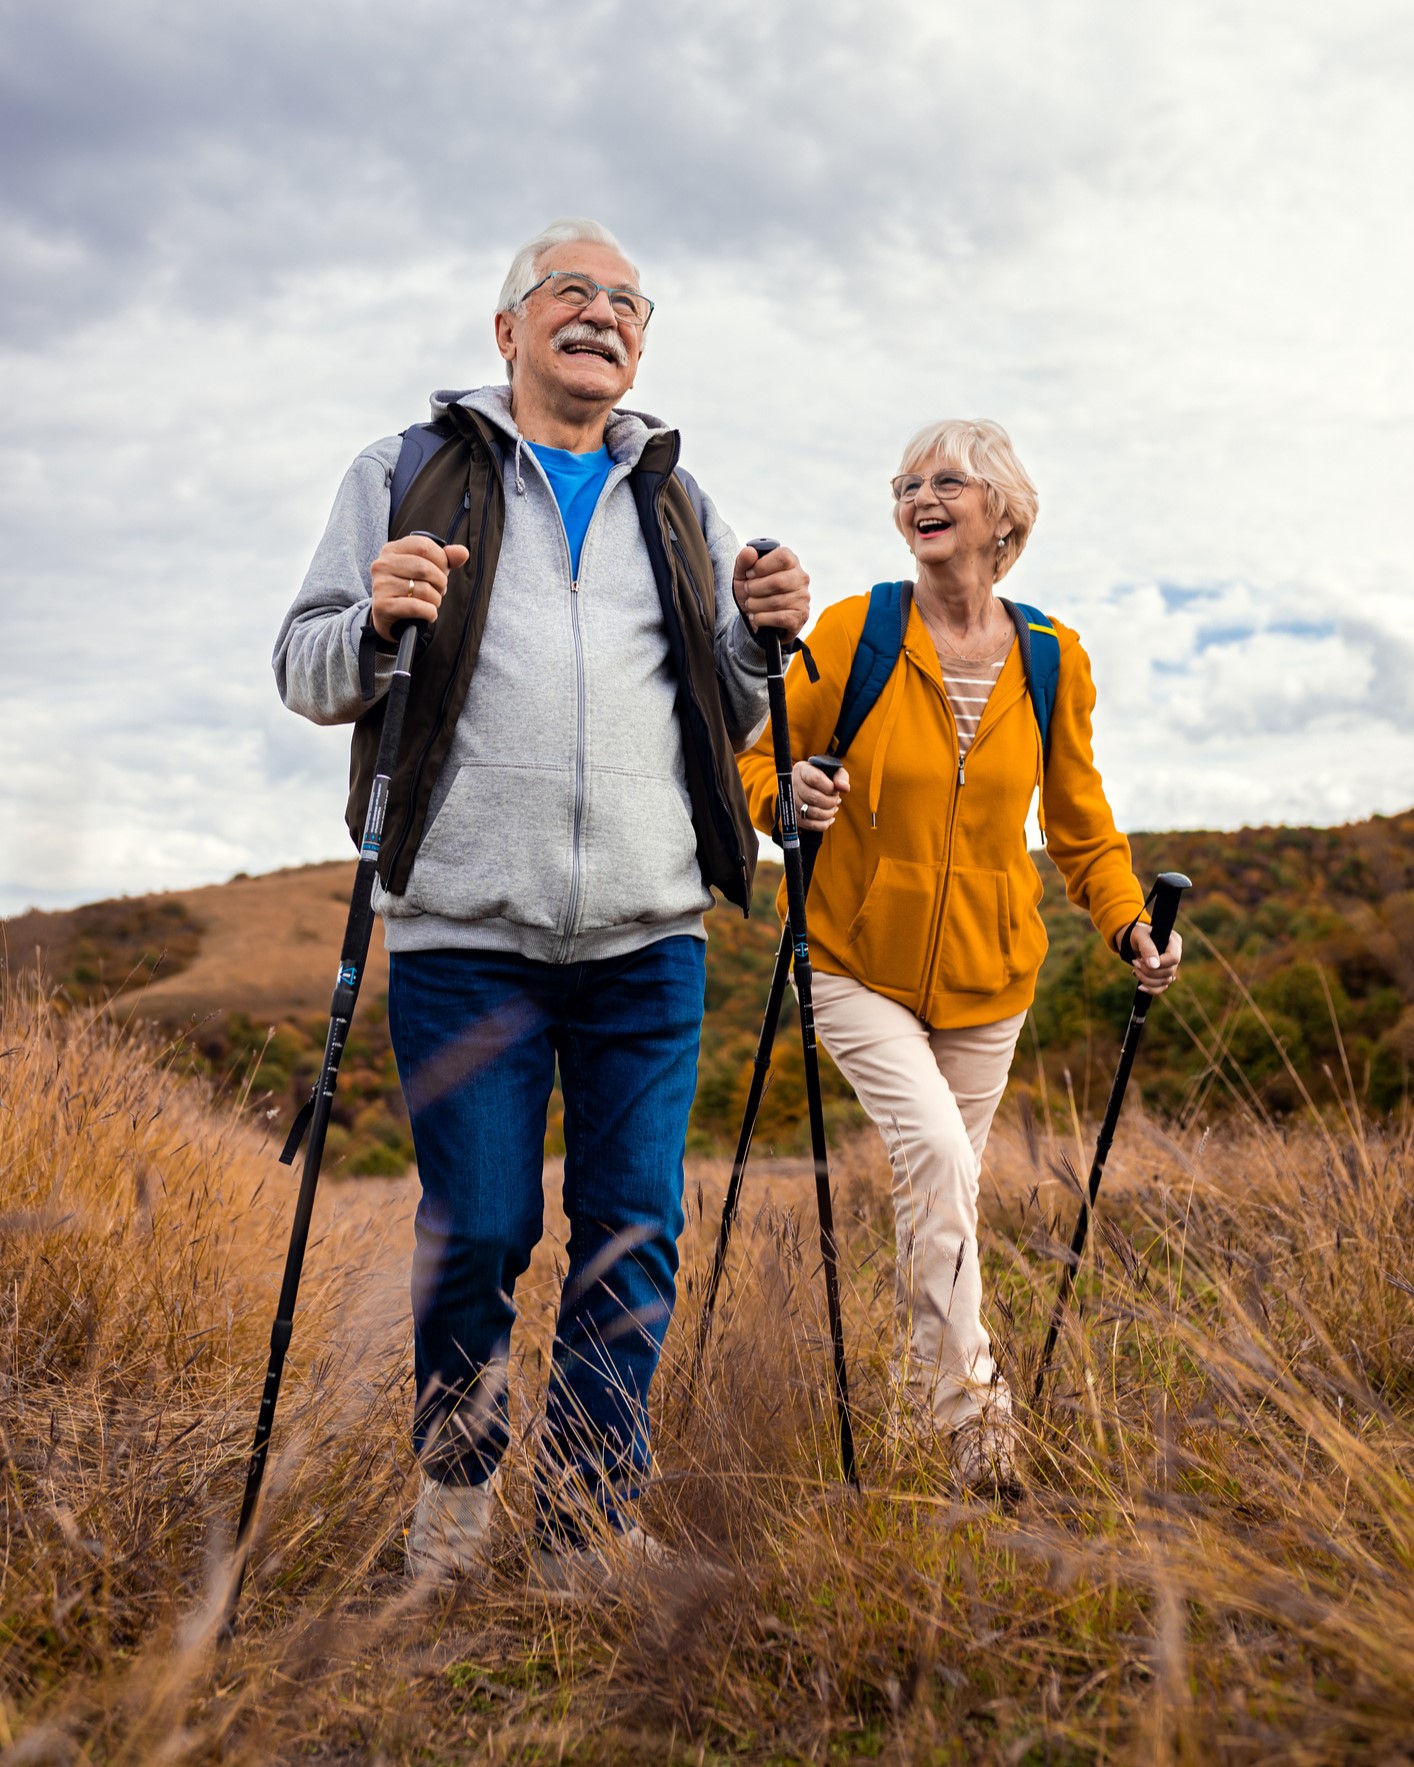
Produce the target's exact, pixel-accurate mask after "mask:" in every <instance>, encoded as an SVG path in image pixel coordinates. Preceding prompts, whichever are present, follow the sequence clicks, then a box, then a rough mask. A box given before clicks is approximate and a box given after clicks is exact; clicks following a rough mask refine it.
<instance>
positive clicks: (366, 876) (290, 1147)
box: [221, 535, 444, 1643]
mask: <svg viewBox="0 0 1414 1767" xmlns="http://www.w3.org/2000/svg"><path fill="white" fill-rule="evenodd" d="M428 537H429V538H431V539H435V540H437V542H438V544H439V545H441V544H444V542H443V541H442V540H441V538H440V537H439V536H437V535H429V536H428ZM419 625H420V622H419V621H417V620H405V621H400V622H399V624H398V627H397V628H396V633H397V639H398V655H397V660H396V661H395V662H394V664H393V676H392V681H391V683H390V684H389V687H388V694H387V698H386V700H385V702H384V704H385V710H384V713H383V729H382V732H381V734H380V736H379V738H378V759H377V761H376V762H375V764H374V777H373V789H372V791H371V792H370V793H369V798H368V812H367V814H366V816H365V817H364V821H363V839H362V841H361V842H360V845H359V850H358V870H357V871H356V873H355V874H354V886H353V895H352V897H351V898H350V901H349V917H348V921H347V923H346V924H345V927H344V946H343V951H342V952H341V954H340V957H339V975H338V980H337V981H336V982H335V984H334V995H333V999H332V1000H331V1001H330V1004H329V1034H328V1037H327V1039H326V1041H325V1044H324V1060H323V1064H322V1065H321V1067H320V1070H319V1078H318V1080H317V1081H316V1082H315V1087H314V1090H313V1092H312V1093H311V1094H310V1096H309V1099H308V1101H307V1102H306V1104H305V1106H304V1108H303V1109H302V1110H301V1111H300V1113H299V1115H298V1116H297V1117H296V1118H295V1121H294V1124H293V1126H292V1128H291V1130H290V1134H289V1139H288V1140H287V1141H286V1142H285V1146H284V1150H283V1152H282V1153H281V1155H280V1159H281V1161H282V1162H283V1163H284V1164H285V1165H292V1164H293V1163H294V1158H295V1155H296V1154H297V1153H298V1152H299V1146H300V1142H301V1141H302V1140H303V1138H304V1135H305V1131H306V1130H308V1133H309V1141H308V1144H307V1145H306V1147H305V1151H304V1173H303V1176H302V1177H301V1179H300V1187H299V1198H298V1201H297V1202H296V1203H295V1218H294V1224H293V1226H292V1227H291V1228H290V1246H289V1250H288V1252H287V1253H286V1254H285V1276H284V1280H283V1282H282V1283H281V1284H280V1299H279V1302H278V1303H277V1305H276V1308H275V1323H274V1325H273V1326H272V1327H271V1331H270V1365H269V1367H268V1368H267V1369H266V1372H265V1389H264V1391H263V1392H262V1394H261V1397H260V1411H259V1413H258V1415H257V1417H256V1423H255V1441H254V1443H253V1444H252V1446H251V1451H250V1463H249V1467H248V1469H247V1472H246V1481H245V1495H244V1497H243V1498H242V1499H241V1514H240V1520H239V1521H238V1522H237V1524H236V1542H235V1553H234V1556H235V1564H234V1567H233V1569H232V1573H231V1588H230V1594H229V1595H228V1597H227V1600H226V1611H225V1614H224V1616H223V1618H222V1622H221V1640H222V1642H223V1643H226V1642H229V1640H230V1638H231V1635H232V1632H233V1629H234V1626H235V1618H236V1608H237V1605H238V1604H239V1602H240V1598H241V1587H242V1585H243V1584H244V1582H245V1574H246V1568H247V1566H248V1564H249V1562H250V1545H251V1529H252V1524H253V1523H254V1520H255V1510H256V1505H257V1503H258V1502H259V1499H260V1487H261V1483H262V1481H263V1480H264V1477H265V1462H266V1458H267V1456H268V1454H269V1451H270V1430H271V1426H272V1425H273V1423H274V1421H275V1404H276V1401H277V1400H278V1399H279V1397H280V1377H281V1375H282V1374H283V1373H284V1368H285V1353H286V1351H287V1350H288V1349H289V1347H290V1337H291V1334H292V1332H293V1329H294V1316H295V1301H296V1299H297V1298H298V1295H299V1282H300V1273H301V1271H302V1269H303V1267H304V1253H305V1245H306V1243H307V1241H308V1239H309V1226H310V1219H311V1217H312V1216H313V1213H314V1192H315V1189H316V1188H317V1186H318V1183H319V1166H320V1162H321V1161H322V1160H323V1157H324V1139H325V1135H326V1134H327V1132H328V1128H329V1112H330V1110H331V1108H332V1106H333V1102H334V1088H335V1086H336V1085H337V1084H338V1078H339V1062H340V1060H341V1059H342V1057H343V1053H344V1042H345V1040H346V1038H347V1037H348V1033H349V1025H350V1023H351V1022H352V1020H353V1015H354V1007H355V1006H356V1005H357V1003H358V990H359V984H360V983H361V982H362V980H363V974H364V966H365V964H366V963H367V961H368V944H369V940H370V939H371V938H372V936H373V882H374V878H375V877H376V876H377V872H378V851H379V848H380V847H381V845H382V842H383V822H384V818H385V817H386V816H387V813H388V787H389V782H390V780H391V778H392V774H393V767H394V765H395V763H396V761H397V758H398V749H399V747H400V746H401V743H402V734H403V719H404V716H405V715H406V712H407V704H408V689H409V686H410V683H411V677H412V658H413V651H414V650H415V648H416V646H417V638H418V629H419Z"/></svg>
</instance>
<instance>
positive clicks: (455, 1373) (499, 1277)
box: [388, 937, 706, 1539]
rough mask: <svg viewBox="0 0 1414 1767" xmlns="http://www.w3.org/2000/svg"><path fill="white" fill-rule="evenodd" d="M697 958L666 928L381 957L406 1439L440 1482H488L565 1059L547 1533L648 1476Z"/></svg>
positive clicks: (693, 1033) (539, 1222)
mask: <svg viewBox="0 0 1414 1767" xmlns="http://www.w3.org/2000/svg"><path fill="white" fill-rule="evenodd" d="M705 959H706V945H705V943H704V942H703V941H702V940H701V939H693V938H686V937H679V938H671V939H662V940H659V941H658V943H656V944H653V945H649V946H647V947H646V948H644V949H642V950H639V951H635V952H632V953H631V954H630V955H628V956H626V957H617V958H604V959H600V960H598V961H595V962H589V963H570V964H563V965H561V964H550V963H537V962H533V961H532V960H531V959H529V958H525V957H518V956H514V955H510V954H505V953H500V952H493V951H464V950H443V951H425V952H422V951H420V952H407V953H400V954H396V953H395V954H394V956H393V958H392V961H391V966H390V967H391V975H390V983H389V991H388V1018H389V1028H390V1030H391V1032H392V1040H393V1049H394V1051H395V1053H396V1055H397V1061H398V1072H399V1074H400V1076H401V1078H402V1083H403V1091H404V1093H405V1095H406V1097H407V1101H408V1110H409V1114H410V1116H411V1119H412V1132H413V1141H414V1143H415V1145H416V1148H417V1165H418V1175H419V1177H420V1178H421V1181H422V1200H421V1202H420V1203H419V1205H418V1210H417V1248H416V1251H415V1253H414V1257H413V1323H414V1343H415V1352H416V1371H417V1407H416V1413H415V1416H414V1422H413V1439H414V1443H415V1446H416V1448H417V1450H418V1453H419V1455H421V1456H422V1459H423V1464H424V1466H425V1467H426V1469H427V1471H428V1472H429V1473H430V1474H431V1475H432V1476H433V1477H434V1478H438V1479H441V1480H444V1481H447V1482H450V1483H453V1484H462V1485H475V1484H479V1483H481V1482H482V1481H484V1480H485V1479H487V1478H489V1476H490V1474H491V1472H492V1471H493V1470H494V1468H495V1467H496V1465H497V1463H498V1462H499V1461H500V1458H501V1456H502V1455H503V1454H504V1452H505V1450H506V1446H507V1443H508V1441H509V1408H508V1400H507V1379H506V1377H507V1366H508V1358H509V1352H510V1337H511V1326H512V1324H513V1323H514V1321H515V1301H514V1295H515V1285H516V1281H517V1278H519V1277H520V1276H521V1275H522V1274H523V1273H524V1272H525V1270H526V1267H527V1266H528V1265H529V1263H530V1255H531V1253H532V1251H533V1250H534V1249H535V1246H536V1243H537V1242H538V1241H539V1239H540V1235H541V1231H542V1227H543V1219H544V1201H545V1199H544V1188H543V1182H542V1171H543V1166H544V1141H545V1119H546V1109H547V1106H548V1104H549V1099H550V1091H551V1087H552V1086H553V1083H554V1079H555V1065H556V1062H557V1061H558V1063H559V1069H560V1087H561V1091H562V1094H563V1097H564V1105H565V1176H564V1203H565V1213H566V1215H567V1217H568V1219H569V1226H570V1239H569V1270H568V1273H567V1275H566V1278H565V1284H564V1291H563V1294H562V1296H561V1301H560V1313H559V1319H558V1322H557V1325H556V1330H555V1343H554V1352H553V1359H552V1364H551V1375H550V1389H549V1397H548V1401H547V1416H546V1424H547V1427H546V1432H545V1438H544V1445H543V1448H542V1452H541V1455H540V1463H539V1467H538V1469H537V1471H538V1477H537V1491H538V1504H539V1509H540V1516H541V1527H542V1531H544V1532H547V1533H560V1534H563V1535H567V1536H568V1537H570V1538H571V1539H573V1538H574V1537H576V1534H577V1530H576V1525H575V1520H574V1517H575V1514H576V1512H577V1511H581V1506H582V1505H585V1504H589V1505H592V1506H593V1507H594V1508H596V1509H598V1510H600V1511H602V1512H603V1513H604V1514H605V1515H607V1516H608V1518H609V1520H610V1521H611V1522H615V1521H618V1520H620V1519H621V1518H620V1517H619V1513H618V1509H617V1504H619V1503H622V1502H624V1501H625V1500H628V1499H631V1498H632V1496H633V1495H634V1493H635V1491H636V1488H637V1485H638V1483H639V1482H640V1481H641V1479H642V1477H643V1476H644V1475H645V1474H646V1472H647V1470H648V1466H649V1448H648V1411H647V1399H648V1387H649V1383H650V1381H651V1380H652V1378H653V1373H654V1370H655V1369H656V1368H657V1366H658V1358H659V1355H660V1353H661V1351H662V1345H663V1338H664V1336H665V1335H666V1332H667V1328H668V1321H669V1319H670V1318H671V1317H672V1310H673V1301H674V1298H675V1288H674V1279H675V1277H676V1275H677V1268H678V1252H677V1240H678V1235H679V1234H680V1233H681V1232H682V1227H683V1215H682V1160H683V1148H684V1144H685V1142H686V1139H687V1119H688V1112H689V1110H690V1109H691V1106H692V1098H693V1092H694V1089H695V1086H696V1080H697V1049H698V1040H699V1036H700V1033H701V1028H702V1007H703V990H704V981H705Z"/></svg>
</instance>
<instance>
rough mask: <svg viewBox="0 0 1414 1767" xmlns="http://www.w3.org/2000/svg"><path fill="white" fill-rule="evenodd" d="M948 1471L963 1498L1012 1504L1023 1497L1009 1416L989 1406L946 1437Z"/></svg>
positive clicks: (1024, 1490) (1024, 1491) (1013, 1430)
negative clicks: (994, 1498)
mask: <svg viewBox="0 0 1414 1767" xmlns="http://www.w3.org/2000/svg"><path fill="white" fill-rule="evenodd" d="M948 1461H949V1470H950V1471H951V1473H952V1478H953V1483H954V1485H955V1486H956V1487H957V1488H958V1490H959V1492H961V1493H962V1494H963V1495H970V1496H974V1497H996V1498H999V1499H1000V1500H1001V1501H1002V1502H1003V1503H1015V1502H1017V1501H1018V1500H1019V1499H1020V1498H1021V1497H1024V1496H1025V1494H1026V1487H1025V1485H1024V1484H1023V1483H1022V1480H1021V1474H1020V1472H1019V1471H1018V1469H1017V1462H1016V1425H1015V1424H1014V1423H1013V1422H1012V1418H1011V1412H1010V1411H1007V1410H1003V1409H1002V1408H1001V1407H1000V1406H993V1407H991V1408H989V1409H988V1410H987V1411H984V1412H983V1413H982V1414H981V1415H980V1416H978V1417H973V1418H969V1419H968V1421H967V1422H966V1423H964V1424H962V1425H961V1426H960V1427H959V1428H957V1429H955V1430H954V1431H953V1433H952V1434H951V1436H949V1437H948Z"/></svg>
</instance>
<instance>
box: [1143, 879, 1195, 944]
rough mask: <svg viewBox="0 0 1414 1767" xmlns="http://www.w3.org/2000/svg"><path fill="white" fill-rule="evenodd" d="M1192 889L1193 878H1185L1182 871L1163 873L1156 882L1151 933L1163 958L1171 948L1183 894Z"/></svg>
mask: <svg viewBox="0 0 1414 1767" xmlns="http://www.w3.org/2000/svg"><path fill="white" fill-rule="evenodd" d="M1192 888H1193V880H1192V878H1188V877H1185V876H1184V875H1183V873H1182V872H1181V871H1161V872H1160V873H1159V875H1158V877H1157V878H1156V879H1155V880H1154V916H1153V925H1152V926H1151V928H1150V933H1151V936H1152V937H1153V940H1154V944H1155V945H1156V946H1157V948H1158V952H1159V955H1160V956H1161V957H1162V956H1163V954H1164V952H1165V951H1167V950H1168V948H1169V934H1170V933H1171V932H1172V931H1173V923H1174V921H1175V920H1177V918H1178V905H1179V903H1180V902H1181V901H1182V899H1183V892H1184V891H1185V890H1191V889H1192Z"/></svg>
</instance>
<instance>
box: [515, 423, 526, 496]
mask: <svg viewBox="0 0 1414 1767" xmlns="http://www.w3.org/2000/svg"><path fill="white" fill-rule="evenodd" d="M524 446H525V437H524V436H517V437H516V458H515V471H516V496H517V497H524V495H525V480H524V479H523V478H522V477H521V476H520V451H521V449H522V448H523V447H524Z"/></svg>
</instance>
